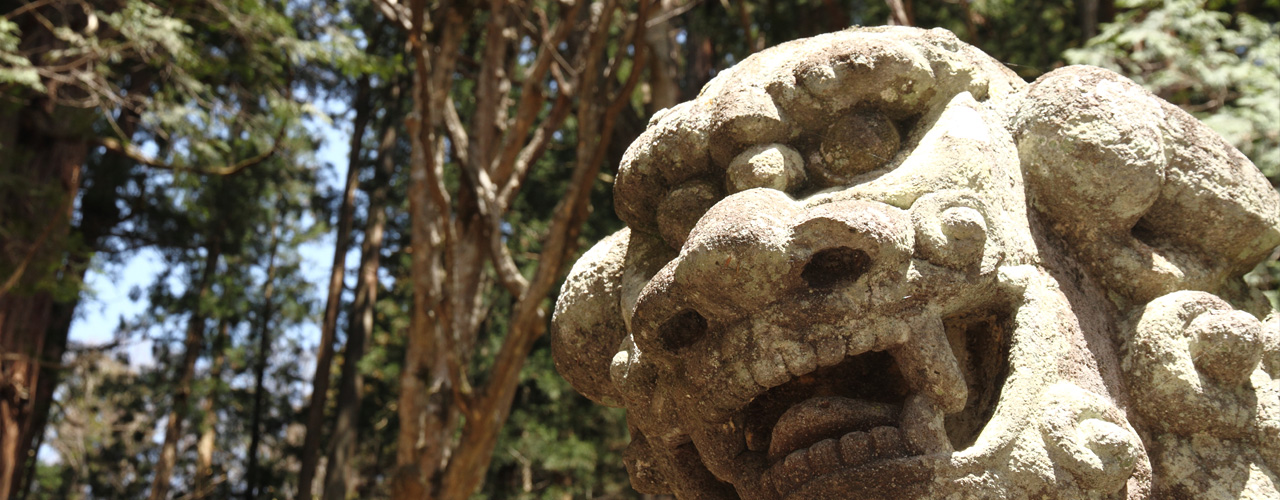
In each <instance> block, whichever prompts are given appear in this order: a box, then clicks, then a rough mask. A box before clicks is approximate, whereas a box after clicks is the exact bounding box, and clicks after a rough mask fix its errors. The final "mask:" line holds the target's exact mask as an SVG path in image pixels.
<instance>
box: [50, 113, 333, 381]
mask: <svg viewBox="0 0 1280 500" xmlns="http://www.w3.org/2000/svg"><path fill="white" fill-rule="evenodd" d="M324 108H325V112H327V113H330V114H331V115H336V114H339V113H344V112H345V108H344V107H343V105H342V104H341V103H335V102H333V101H329V102H326V103H324ZM307 127H308V128H309V129H310V130H311V131H312V132H313V133H315V134H317V135H320V136H321V137H322V138H323V142H322V143H321V146H320V149H319V151H318V152H317V154H316V156H317V160H318V161H319V162H320V164H322V165H323V164H328V165H332V166H333V169H332V170H328V175H321V176H320V186H319V189H321V190H331V189H341V183H342V182H343V181H344V180H345V179H346V175H347V153H348V151H350V147H349V146H350V141H351V139H350V137H351V123H350V120H348V119H347V117H346V116H345V114H344V115H343V116H341V117H339V118H336V119H335V120H334V122H333V123H326V122H324V121H322V120H310V121H309V123H308V125H307ZM333 243H334V235H333V233H329V234H326V235H325V236H324V237H323V238H319V239H317V240H315V241H312V242H310V243H307V244H305V245H303V246H301V247H300V248H299V253H301V255H302V258H303V266H302V271H303V273H304V275H305V276H306V277H307V279H308V280H309V281H311V282H312V283H313V284H314V292H315V294H316V297H315V299H316V300H317V302H318V303H320V304H323V295H324V290H325V288H326V287H327V286H328V283H329V271H330V267H331V266H332V265H333ZM357 250H358V245H357V246H354V247H353V248H352V250H351V253H350V254H348V256H347V268H348V269H352V268H353V267H354V266H355V265H356V259H357V257H355V255H356V252H357ZM163 265H164V262H163V260H162V259H161V258H160V256H159V254H157V253H156V252H154V251H152V250H149V249H144V250H141V251H139V252H137V253H135V254H134V255H133V256H132V257H130V258H129V259H128V260H127V261H125V262H124V264H122V265H109V266H103V265H101V263H95V266H94V268H93V269H90V270H89V272H88V273H87V275H86V276H85V284H86V286H87V287H88V290H89V291H88V293H86V295H85V297H84V299H83V300H82V301H81V304H80V306H79V309H78V310H77V311H76V318H75V320H73V321H72V323H71V331H70V334H69V335H70V341H71V343H73V344H76V345H82V346H95V345H101V344H105V343H108V342H111V341H112V340H113V339H114V338H115V337H114V336H115V333H116V330H117V329H118V327H119V325H120V322H121V319H125V320H128V319H131V318H134V317H136V316H137V315H138V314H139V313H141V312H142V311H143V310H144V309H145V308H146V297H145V294H144V296H143V297H142V298H140V299H139V300H137V301H134V300H131V299H130V298H129V290H131V289H132V288H134V287H138V288H141V289H144V290H145V289H146V288H147V286H148V285H150V284H151V283H152V281H154V280H155V277H156V275H157V274H158V273H159V272H160V270H161V269H162V266H163ZM170 286H171V287H172V288H174V289H175V290H179V291H180V290H181V289H182V284H181V283H179V282H177V281H175V282H172V283H170ZM314 319H315V320H316V321H312V322H309V323H307V324H304V325H303V326H301V327H300V330H299V331H297V332H290V333H291V334H293V335H301V338H302V339H303V342H304V343H306V344H307V345H308V346H312V347H314V346H315V344H316V343H317V342H318V341H319V340H318V339H319V337H320V327H319V323H318V320H319V318H318V317H316V318H314ZM122 348H123V349H125V350H126V351H127V352H128V353H129V358H130V363H131V364H133V365H135V366H138V365H141V366H145V365H150V364H153V363H154V359H153V358H152V355H151V344H150V342H148V341H141V342H135V343H131V344H126V345H124V346H123V347H122ZM299 361H300V362H306V363H307V364H309V363H310V362H311V360H309V359H308V360H299ZM311 371H312V369H307V370H306V371H304V372H303V373H310V372H311Z"/></svg>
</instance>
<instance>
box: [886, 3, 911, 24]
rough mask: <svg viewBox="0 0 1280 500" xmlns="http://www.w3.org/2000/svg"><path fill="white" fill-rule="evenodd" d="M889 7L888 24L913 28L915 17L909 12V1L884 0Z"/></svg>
mask: <svg viewBox="0 0 1280 500" xmlns="http://www.w3.org/2000/svg"><path fill="white" fill-rule="evenodd" d="M885 3H886V4H888V5H889V24H892V25H897V26H915V16H914V15H913V13H912V12H911V10H912V9H911V0H885Z"/></svg>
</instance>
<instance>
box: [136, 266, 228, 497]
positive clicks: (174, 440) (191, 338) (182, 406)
mask: <svg viewBox="0 0 1280 500" xmlns="http://www.w3.org/2000/svg"><path fill="white" fill-rule="evenodd" d="M205 250H206V252H207V253H206V255H205V262H204V270H203V271H202V272H201V274H200V281H199V283H198V284H197V286H196V289H197V291H196V293H195V297H194V301H193V307H192V312H191V318H190V319H188V320H187V338H186V341H185V342H184V346H183V349H184V350H185V352H184V353H183V355H182V365H181V366H180V367H179V372H178V376H177V378H176V380H175V381H174V388H173V403H172V407H171V408H170V410H169V417H168V418H169V421H168V422H167V423H166V424H165V430H164V444H163V446H162V447H161V448H160V459H159V461H157V462H156V465H155V478H154V479H153V480H152V482H151V495H150V497H148V498H150V500H163V499H165V498H166V497H167V496H168V494H169V488H170V487H171V484H170V480H171V478H172V476H173V466H174V464H175V463H177V461H178V439H179V438H180V437H182V424H183V421H184V420H186V418H187V405H188V402H189V401H190V399H191V383H192V381H193V380H194V379H195V373H196V360H197V359H199V358H200V351H201V350H202V349H203V347H204V321H205V314H206V313H207V311H205V310H204V309H203V307H202V304H203V303H204V298H205V296H207V295H208V294H209V287H210V285H211V283H212V281H213V273H214V271H215V270H216V269H217V267H218V258H219V257H220V256H221V250H222V249H221V245H220V244H219V243H218V242H216V241H215V242H213V244H211V245H210V246H208V247H206V249H205Z"/></svg>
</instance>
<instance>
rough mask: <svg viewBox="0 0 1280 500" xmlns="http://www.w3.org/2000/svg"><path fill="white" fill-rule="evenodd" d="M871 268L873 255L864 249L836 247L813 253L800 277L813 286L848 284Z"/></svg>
mask: <svg viewBox="0 0 1280 500" xmlns="http://www.w3.org/2000/svg"><path fill="white" fill-rule="evenodd" d="M870 268H871V257H870V256H868V255H867V253H866V252H863V251H862V250H857V249H853V248H849V247H836V248H828V249H826V250H822V251H820V252H818V253H815V254H813V257H811V258H810V259H809V263H807V264H805V265H804V270H802V271H801V272H800V277H801V278H803V279H804V281H805V283H808V284H809V286H810V287H813V288H832V287H837V286H843V285H848V284H850V283H853V282H855V281H858V278H859V277H861V276H862V275H863V274H864V273H866V272H867V270H868V269H870Z"/></svg>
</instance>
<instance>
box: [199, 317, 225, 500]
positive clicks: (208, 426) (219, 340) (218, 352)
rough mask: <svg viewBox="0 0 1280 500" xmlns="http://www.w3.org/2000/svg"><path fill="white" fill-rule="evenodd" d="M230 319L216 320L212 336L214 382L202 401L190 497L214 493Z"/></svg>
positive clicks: (211, 375)
mask: <svg viewBox="0 0 1280 500" xmlns="http://www.w3.org/2000/svg"><path fill="white" fill-rule="evenodd" d="M230 331H231V321H230V320H228V319H226V318H223V319H222V320H221V321H219V322H218V336H217V337H214V339H213V362H212V364H211V365H210V366H209V381H210V382H211V383H212V384H213V385H212V387H210V389H209V395H208V396H206V397H205V399H204V403H203V404H202V405H201V408H200V409H201V411H203V412H204V420H203V421H202V422H201V424H200V427H201V431H200V441H199V442H197V443H196V490H195V492H193V495H192V497H193V498H197V499H204V498H209V497H210V496H212V494H213V489H214V482H213V474H214V472H213V450H214V447H215V444H216V440H217V437H218V430H217V427H218V395H219V393H220V392H221V391H219V389H218V385H219V384H221V383H222V366H223V365H224V364H226V347H227V338H228V337H229V336H230V333H231V332H230Z"/></svg>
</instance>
